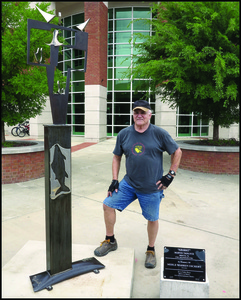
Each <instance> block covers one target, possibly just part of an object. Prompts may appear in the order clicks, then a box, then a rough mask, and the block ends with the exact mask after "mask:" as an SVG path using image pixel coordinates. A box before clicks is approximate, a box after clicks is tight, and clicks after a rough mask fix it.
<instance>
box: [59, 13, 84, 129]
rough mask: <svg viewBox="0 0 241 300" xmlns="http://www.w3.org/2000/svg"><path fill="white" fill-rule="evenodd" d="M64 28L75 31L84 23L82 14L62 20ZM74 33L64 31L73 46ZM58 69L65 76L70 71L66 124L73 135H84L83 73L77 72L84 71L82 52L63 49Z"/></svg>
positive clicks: (68, 41) (67, 40)
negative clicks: (69, 126)
mask: <svg viewBox="0 0 241 300" xmlns="http://www.w3.org/2000/svg"><path fill="white" fill-rule="evenodd" d="M62 22H63V25H64V26H65V27H70V28H73V29H76V27H75V25H78V24H80V23H83V22H84V13H80V14H76V15H72V16H69V17H66V18H63V19H62ZM74 35H75V33H74V32H72V31H71V32H70V31H64V37H65V41H66V42H67V43H69V44H71V45H73V44H74ZM58 68H59V69H60V70H61V71H62V72H63V74H64V75H65V76H67V70H68V68H73V69H75V70H71V77H70V78H71V84H70V93H69V99H68V111H67V122H66V123H67V124H69V125H71V132H72V134H73V135H84V133H85V94H84V91H85V73H84V72H81V71H78V69H84V51H81V50H76V49H72V48H71V49H67V48H63V53H62V54H59V62H58Z"/></svg>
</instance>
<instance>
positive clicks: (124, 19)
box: [30, 1, 239, 141]
mask: <svg viewBox="0 0 241 300" xmlns="http://www.w3.org/2000/svg"><path fill="white" fill-rule="evenodd" d="M35 3H37V2H32V5H35ZM151 5H152V2H147V1H146V2H145V1H140V2H136V1H133V2H117V1H110V2H91V1H89V2H70V1H66V2H51V9H55V13H56V15H58V13H59V12H61V18H62V24H63V25H64V26H66V27H74V26H75V25H78V24H80V23H83V22H84V21H85V20H87V19H88V18H91V20H90V22H89V23H88V25H87V27H86V29H85V31H86V32H88V34H89V39H88V59H87V72H86V73H83V72H75V71H72V72H71V80H72V84H71V89H70V97H69V104H68V115H67V124H70V125H71V132H72V135H79V136H84V137H85V140H86V141H101V140H103V139H105V138H106V137H108V136H116V135H117V134H118V132H119V131H120V130H121V129H122V128H124V127H126V126H129V125H130V124H132V115H131V107H132V103H133V102H134V101H135V100H137V99H140V98H141V97H142V96H143V94H144V91H138V93H137V94H135V93H134V91H135V83H136V81H133V82H130V81H129V80H128V79H126V80H120V79H121V78H122V72H123V71H126V69H127V68H128V67H129V66H130V65H131V63H132V58H131V55H132V54H133V53H134V51H135V50H134V49H133V46H132V42H130V43H129V40H130V39H131V36H132V34H133V33H135V32H142V33H145V34H147V35H151V34H152V30H151V28H149V25H147V24H146V23H145V22H142V21H138V22H134V23H131V21H133V20H135V19H138V18H144V19H146V18H152V15H151V11H150V6H151ZM73 38H74V37H73V36H71V34H70V35H67V36H65V39H66V41H67V42H69V43H73ZM139 42H141V40H140V41H139ZM83 63H84V55H83V53H82V51H78V50H75V49H65V50H64V51H63V55H59V64H58V68H59V69H60V70H62V71H63V72H64V73H65V72H67V69H68V67H71V68H74V69H81V68H83ZM149 102H150V104H151V107H152V110H153V116H152V120H151V122H152V123H154V124H156V125H158V126H161V127H162V128H164V129H166V130H167V131H168V132H169V133H170V134H171V136H172V137H173V138H178V137H182V138H183V137H212V125H211V124H208V123H206V122H205V121H204V120H200V119H199V118H198V117H197V116H195V115H194V114H193V113H192V112H186V111H183V110H182V108H181V107H179V108H178V109H177V110H173V109H170V108H169V107H168V105H167V104H166V103H162V102H161V99H160V98H159V96H156V97H151V96H150V97H149ZM48 123H52V117H51V111H50V104H49V101H47V105H46V108H45V110H44V111H43V113H42V114H41V115H40V116H38V117H36V118H34V119H30V128H31V135H32V136H36V137H41V136H43V124H48ZM232 137H234V138H239V126H238V124H237V125H233V126H231V127H230V128H229V129H226V128H220V138H232Z"/></svg>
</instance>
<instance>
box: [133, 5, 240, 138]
mask: <svg viewBox="0 0 241 300" xmlns="http://www.w3.org/2000/svg"><path fill="white" fill-rule="evenodd" d="M152 11H153V13H154V14H155V15H156V18H154V19H152V20H149V21H148V20H147V22H150V25H151V26H152V30H153V31H154V32H155V34H154V35H153V36H149V37H148V38H147V37H146V36H144V35H142V34H137V35H138V37H139V38H142V39H145V40H144V42H143V43H142V44H140V43H139V44H138V43H137V42H136V41H134V47H135V48H136V49H137V51H139V53H138V55H134V64H133V68H132V69H131V68H130V69H129V71H128V72H129V73H128V75H129V76H132V79H135V78H148V79H149V80H140V81H139V82H140V83H141V85H139V87H138V88H137V89H145V90H148V88H149V86H150V87H151V90H152V92H153V93H157V94H160V95H161V96H162V99H163V101H164V102H165V101H168V102H169V104H170V107H171V108H176V107H178V106H179V107H182V108H183V109H184V110H187V111H189V112H192V111H193V112H195V113H198V114H199V115H200V116H201V117H202V118H205V119H209V120H212V121H213V125H214V132H213V139H214V140H217V139H218V138H219V133H218V128H219V125H220V126H222V127H229V126H230V125H231V124H233V123H238V122H239V2H213V1H210V2H161V3H159V4H153V8H152ZM139 54H141V56H139Z"/></svg>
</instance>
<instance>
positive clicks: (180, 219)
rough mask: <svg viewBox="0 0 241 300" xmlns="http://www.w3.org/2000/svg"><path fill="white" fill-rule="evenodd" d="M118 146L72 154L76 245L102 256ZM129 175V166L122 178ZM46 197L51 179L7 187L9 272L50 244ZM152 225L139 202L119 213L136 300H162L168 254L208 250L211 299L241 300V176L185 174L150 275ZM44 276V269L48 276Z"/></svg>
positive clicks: (172, 194) (170, 197)
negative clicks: (29, 247) (38, 246)
mask: <svg viewBox="0 0 241 300" xmlns="http://www.w3.org/2000/svg"><path fill="white" fill-rule="evenodd" d="M7 139H13V138H12V137H9V138H7ZM26 139H27V138H26ZM82 142H84V139H83V138H82V139H79V138H77V137H72V145H77V144H80V143H82ZM177 142H178V141H177ZM114 145H115V138H113V139H108V140H105V141H104V142H100V143H98V144H95V145H92V146H89V147H87V148H84V149H81V150H78V151H75V152H73V153H72V243H73V244H77V245H82V244H83V245H89V246H90V248H91V249H92V248H93V249H94V248H95V247H97V246H99V244H100V242H101V241H103V240H104V238H105V227H104V220H103V212H102V202H103V199H104V198H105V196H106V193H107V189H108V186H109V185H110V182H111V179H112V172H111V163H112V157H113V154H112V151H113V148H114ZM169 167H170V156H169V155H168V154H167V153H165V154H164V172H167V171H168V170H169ZM124 174H125V161H124V158H123V160H122V164H121V170H120V177H119V178H120V179H121V178H122V177H123V176H124ZM44 189H45V187H44V178H39V179H36V180H32V181H27V182H22V183H16V184H6V185H2V265H3V266H4V265H6V264H7V263H8V262H9V261H10V260H11V259H12V258H14V256H15V255H16V254H17V253H18V251H20V250H21V249H22V248H23V247H24V245H25V244H26V243H28V241H31V240H33V241H45V207H44V201H45V199H44V197H45V191H44ZM146 225H147V221H146V220H145V219H144V217H143V216H142V215H141V209H140V207H139V203H138V201H135V202H134V203H132V204H131V205H130V206H128V207H127V209H126V210H125V211H124V212H121V213H120V212H117V223H116V227H115V236H116V238H117V242H118V246H119V248H120V249H121V251H122V249H124V248H128V249H134V252H135V260H134V273H133V287H132V294H131V297H133V298H159V296H160V263H161V257H163V248H164V246H169V247H185V248H200V249H205V250H206V268H207V275H208V278H209V283H210V295H209V296H210V298H238V297H239V176H237V175H215V174H205V173H195V172H191V171H186V170H181V169H179V170H178V172H177V176H176V178H175V180H174V181H173V183H172V184H171V185H170V187H169V188H168V189H167V190H166V191H165V198H164V199H163V200H162V203H161V206H160V222H159V233H158V237H157V242H156V253H157V267H156V268H155V269H146V268H145V267H144V260H145V251H146V247H147V243H148V242H147V230H146ZM117 253H118V250H117V251H116V252H112V253H110V254H109V258H108V260H109V262H111V260H112V259H114V258H115V257H117V256H115V255H118V254H117ZM89 256H94V254H93V253H90V254H89ZM107 257H108V255H107V256H106V258H107ZM97 259H98V258H97ZM123 259H125V258H124V257H123ZM100 261H101V260H100ZM44 268H45V266H44V265H43V271H44ZM101 272H104V271H101ZM29 275H32V274H29ZM96 276H97V275H96ZM3 280H4V279H3ZM123 280H125V278H123V276H120V278H119V288H120V289H121V286H122V281H123ZM56 289H57V285H56ZM36 295H37V293H36ZM48 295H49V297H51V295H50V294H48ZM62 296H63V295H62ZM3 297H4V295H3ZM63 297H64V296H63ZM66 297H68V293H67V294H66ZM109 297H115V296H113V295H109ZM79 298H81V295H80V296H79Z"/></svg>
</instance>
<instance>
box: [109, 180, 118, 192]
mask: <svg viewBox="0 0 241 300" xmlns="http://www.w3.org/2000/svg"><path fill="white" fill-rule="evenodd" d="M118 188H119V181H118V180H112V182H111V185H110V186H109V189H108V192H111V193H113V192H114V190H118Z"/></svg>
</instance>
